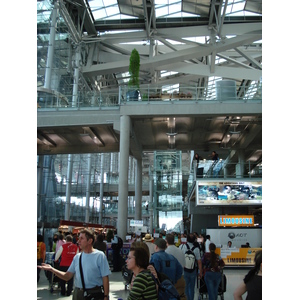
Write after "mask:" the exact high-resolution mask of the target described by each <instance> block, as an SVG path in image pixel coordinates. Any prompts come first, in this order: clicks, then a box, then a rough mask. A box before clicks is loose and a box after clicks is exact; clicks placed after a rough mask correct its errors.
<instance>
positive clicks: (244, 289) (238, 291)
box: [233, 282, 247, 300]
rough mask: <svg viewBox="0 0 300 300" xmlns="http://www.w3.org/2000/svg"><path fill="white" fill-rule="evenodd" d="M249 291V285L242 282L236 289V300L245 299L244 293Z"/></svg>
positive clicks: (234, 294)
mask: <svg viewBox="0 0 300 300" xmlns="http://www.w3.org/2000/svg"><path fill="white" fill-rule="evenodd" d="M246 292H247V287H246V284H245V283H244V282H242V283H241V284H240V285H239V286H238V287H237V288H236V290H235V291H234V293H233V298H234V300H243V298H242V295H243V294H245V293H246Z"/></svg>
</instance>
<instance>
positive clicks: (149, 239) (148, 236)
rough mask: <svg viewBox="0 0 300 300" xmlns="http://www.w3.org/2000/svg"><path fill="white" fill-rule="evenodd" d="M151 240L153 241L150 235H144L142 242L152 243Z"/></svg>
mask: <svg viewBox="0 0 300 300" xmlns="http://www.w3.org/2000/svg"><path fill="white" fill-rule="evenodd" d="M153 240H154V238H153V237H152V235H151V234H150V233H146V234H145V237H143V241H144V242H152V241H153Z"/></svg>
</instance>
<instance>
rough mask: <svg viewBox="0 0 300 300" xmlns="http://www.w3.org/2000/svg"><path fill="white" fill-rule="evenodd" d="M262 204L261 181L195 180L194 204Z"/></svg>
mask: <svg viewBox="0 0 300 300" xmlns="http://www.w3.org/2000/svg"><path fill="white" fill-rule="evenodd" d="M257 204H262V182H261V180H260V181H258V180H257V181H255V180H247V181H246V180H244V179H243V181H239V180H237V179H232V180H226V181H225V180H224V181H220V180H218V181H213V180H212V179H209V180H208V179H201V180H197V182H196V205H257Z"/></svg>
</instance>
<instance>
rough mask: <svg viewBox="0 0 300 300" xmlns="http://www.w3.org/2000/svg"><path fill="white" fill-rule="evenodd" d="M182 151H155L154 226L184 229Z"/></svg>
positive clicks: (165, 229) (165, 228) (164, 228)
mask: <svg viewBox="0 0 300 300" xmlns="http://www.w3.org/2000/svg"><path fill="white" fill-rule="evenodd" d="M181 164H182V163H181V151H155V152H154V166H153V171H152V174H153V183H154V187H153V198H154V199H153V214H154V220H153V221H154V228H155V229H156V230H159V229H161V230H163V231H169V230H170V231H177V232H181V231H182V228H183V227H182V226H183V223H182V217H183V210H182V207H183V201H182V165H181Z"/></svg>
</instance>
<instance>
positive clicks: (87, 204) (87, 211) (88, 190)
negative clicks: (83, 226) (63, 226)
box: [85, 153, 92, 223]
mask: <svg viewBox="0 0 300 300" xmlns="http://www.w3.org/2000/svg"><path fill="white" fill-rule="evenodd" d="M91 169H92V155H91V153H89V154H88V176H87V182H86V194H85V199H86V200H85V222H86V223H88V222H89V217H90V194H91Z"/></svg>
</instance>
